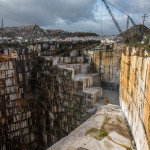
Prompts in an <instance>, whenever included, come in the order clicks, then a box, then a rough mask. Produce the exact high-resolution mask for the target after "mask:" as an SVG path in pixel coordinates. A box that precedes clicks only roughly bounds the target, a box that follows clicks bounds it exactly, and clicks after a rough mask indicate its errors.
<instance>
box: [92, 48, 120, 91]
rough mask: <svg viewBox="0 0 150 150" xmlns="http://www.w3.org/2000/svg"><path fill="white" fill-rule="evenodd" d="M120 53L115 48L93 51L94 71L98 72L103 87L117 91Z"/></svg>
mask: <svg viewBox="0 0 150 150" xmlns="http://www.w3.org/2000/svg"><path fill="white" fill-rule="evenodd" d="M121 53H122V52H121V51H120V50H115V49H114V50H108V51H103V50H99V51H94V53H93V63H94V68H95V71H96V72H100V78H101V79H100V80H101V86H102V87H103V89H108V90H117V91H119V80H120V62H121Z"/></svg>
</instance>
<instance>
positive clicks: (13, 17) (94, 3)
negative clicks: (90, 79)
mask: <svg viewBox="0 0 150 150" xmlns="http://www.w3.org/2000/svg"><path fill="white" fill-rule="evenodd" d="M98 1H99V2H100V1H101V0H0V18H2V17H3V18H4V24H5V26H16V25H31V24H38V25H39V26H41V27H45V28H51V29H64V30H67V31H92V32H96V33H98V34H101V19H100V17H96V18H95V13H96V11H99V12H97V14H101V9H100V8H101V6H99V3H98ZM108 1H109V2H110V3H112V4H114V5H115V6H117V7H119V8H121V9H122V10H124V11H125V12H127V13H129V14H130V16H131V17H133V19H134V21H135V22H136V23H137V24H141V23H142V15H143V14H144V13H147V14H150V3H149V0H108ZM103 7H104V8H103V11H104V9H105V11H106V8H105V6H104V5H103ZM112 11H113V13H114V15H115V16H116V18H117V21H118V22H119V24H120V26H121V28H122V30H125V24H126V16H124V15H123V14H121V13H119V12H118V11H115V12H114V9H112ZM103 15H104V13H103ZM149 18H150V17H149ZM149 18H148V20H147V22H146V25H147V26H148V27H150V19H149ZM103 33H104V34H115V33H116V34H117V33H118V31H117V29H116V27H115V25H114V23H113V22H112V20H111V17H110V15H109V14H108V13H106V14H105V16H103Z"/></svg>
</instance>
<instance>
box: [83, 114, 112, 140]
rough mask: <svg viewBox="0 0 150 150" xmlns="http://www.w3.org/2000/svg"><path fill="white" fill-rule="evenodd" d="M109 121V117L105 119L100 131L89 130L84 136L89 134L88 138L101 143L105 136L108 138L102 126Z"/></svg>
mask: <svg viewBox="0 0 150 150" xmlns="http://www.w3.org/2000/svg"><path fill="white" fill-rule="evenodd" d="M109 120H110V118H109V117H105V120H104V122H103V124H102V127H101V129H100V130H98V129H96V128H91V129H90V130H88V131H87V132H86V133H85V135H86V136H87V135H88V134H90V136H92V137H93V138H95V139H97V140H99V141H101V140H102V139H103V138H105V137H106V136H108V132H107V131H106V129H105V128H104V126H105V125H106V124H107V122H108V121H109Z"/></svg>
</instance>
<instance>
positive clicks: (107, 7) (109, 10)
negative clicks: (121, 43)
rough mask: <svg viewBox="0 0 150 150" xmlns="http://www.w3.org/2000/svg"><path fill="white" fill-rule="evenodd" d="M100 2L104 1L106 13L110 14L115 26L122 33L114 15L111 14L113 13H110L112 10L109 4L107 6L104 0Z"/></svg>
mask: <svg viewBox="0 0 150 150" xmlns="http://www.w3.org/2000/svg"><path fill="white" fill-rule="evenodd" d="M102 2H104V4H105V7H106V9H107V10H108V13H109V14H110V15H111V17H112V20H113V22H114V23H115V25H116V27H117V29H118V31H119V32H120V33H122V30H121V28H120V26H119V24H118V22H117V21H116V19H115V17H114V15H113V13H112V11H111V9H110V8H109V6H108V4H107V2H106V1H105V0H102Z"/></svg>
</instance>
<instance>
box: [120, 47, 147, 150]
mask: <svg viewBox="0 0 150 150" xmlns="http://www.w3.org/2000/svg"><path fill="white" fill-rule="evenodd" d="M120 105H121V107H122V110H123V112H124V114H125V116H126V118H127V120H128V122H129V125H130V128H131V131H132V133H133V136H134V139H135V142H136V146H137V150H149V148H150V55H149V53H148V52H147V51H146V50H144V49H142V48H130V47H127V49H126V50H125V51H124V52H123V53H122V60H121V72H120Z"/></svg>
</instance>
